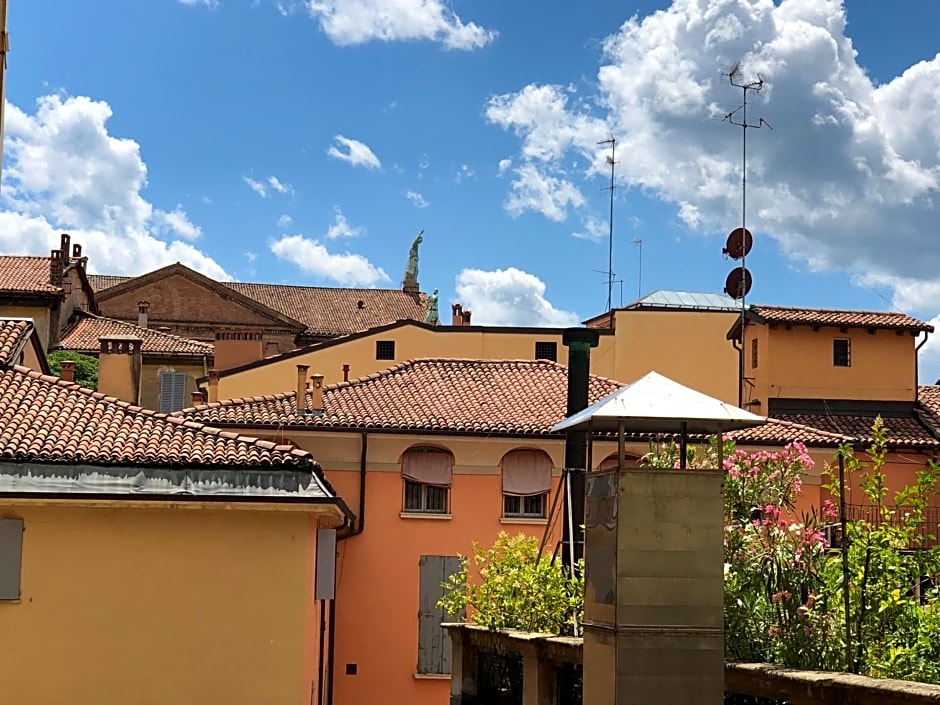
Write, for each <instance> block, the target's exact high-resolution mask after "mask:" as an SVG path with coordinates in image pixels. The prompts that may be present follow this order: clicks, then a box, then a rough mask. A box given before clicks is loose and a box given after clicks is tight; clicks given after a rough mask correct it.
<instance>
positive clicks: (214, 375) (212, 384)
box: [209, 368, 219, 404]
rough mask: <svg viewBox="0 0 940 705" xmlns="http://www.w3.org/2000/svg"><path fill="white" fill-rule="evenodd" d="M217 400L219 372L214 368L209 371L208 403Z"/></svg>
mask: <svg viewBox="0 0 940 705" xmlns="http://www.w3.org/2000/svg"><path fill="white" fill-rule="evenodd" d="M218 400H219V371H218V370H217V369H215V368H213V369H211V370H209V403H210V404H214V403H215V402H217V401H218Z"/></svg>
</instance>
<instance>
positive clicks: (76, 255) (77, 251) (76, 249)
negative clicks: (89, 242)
mask: <svg viewBox="0 0 940 705" xmlns="http://www.w3.org/2000/svg"><path fill="white" fill-rule="evenodd" d="M81 258H82V246H81V245H79V244H78V243H77V242H76V243H75V244H74V245H72V259H81Z"/></svg>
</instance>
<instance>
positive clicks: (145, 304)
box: [137, 301, 150, 328]
mask: <svg viewBox="0 0 940 705" xmlns="http://www.w3.org/2000/svg"><path fill="white" fill-rule="evenodd" d="M148 311H150V302H149V301H138V302H137V326H138V327H139V328H146V327H147V312H148Z"/></svg>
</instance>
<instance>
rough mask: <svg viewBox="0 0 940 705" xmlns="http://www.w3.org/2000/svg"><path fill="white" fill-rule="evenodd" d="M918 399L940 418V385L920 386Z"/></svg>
mask: <svg viewBox="0 0 940 705" xmlns="http://www.w3.org/2000/svg"><path fill="white" fill-rule="evenodd" d="M917 401H919V402H920V405H921V406H922V407H924V408H925V409H926V410H927V411H929V412H930V413H931V414H933V415H934V416H936V417H937V418H938V419H940V385H936V384H926V385H922V386H921V387H919V388H918V390H917Z"/></svg>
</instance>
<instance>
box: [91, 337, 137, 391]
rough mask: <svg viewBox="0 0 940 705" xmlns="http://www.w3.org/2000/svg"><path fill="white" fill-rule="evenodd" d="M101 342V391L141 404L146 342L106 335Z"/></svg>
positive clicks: (99, 374) (99, 353)
mask: <svg viewBox="0 0 940 705" xmlns="http://www.w3.org/2000/svg"><path fill="white" fill-rule="evenodd" d="M98 342H99V345H100V347H99V349H98V391H99V392H101V393H102V394H106V395H108V396H111V397H117V398H118V399H120V400H121V401H126V402H128V403H129V404H135V405H136V404H139V403H140V366H141V354H140V346H141V345H142V344H143V341H142V340H141V339H140V338H137V337H134V336H132V335H106V336H102V337H100V338H99V339H98Z"/></svg>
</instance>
